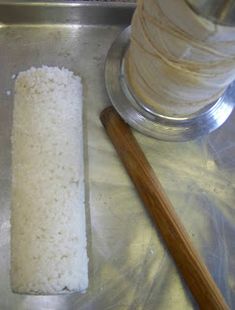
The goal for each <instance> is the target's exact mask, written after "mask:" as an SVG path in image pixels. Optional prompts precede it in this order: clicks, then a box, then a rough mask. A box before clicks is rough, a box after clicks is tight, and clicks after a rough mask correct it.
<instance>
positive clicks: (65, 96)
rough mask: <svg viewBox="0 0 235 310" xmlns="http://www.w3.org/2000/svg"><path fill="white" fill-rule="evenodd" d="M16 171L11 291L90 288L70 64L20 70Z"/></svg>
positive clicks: (77, 91)
mask: <svg viewBox="0 0 235 310" xmlns="http://www.w3.org/2000/svg"><path fill="white" fill-rule="evenodd" d="M12 174H13V180H12V217H11V227H12V228H11V229H12V231H11V285H12V290H13V291H15V292H19V293H31V294H59V293H66V292H70V291H84V290H85V289H86V288H87V286H88V258H87V251H86V227H85V225H86V224H85V209H84V179H83V141H82V85H81V79H80V78H79V77H77V76H74V75H73V73H72V72H70V71H68V70H67V69H64V68H63V69H59V68H56V67H55V68H54V67H53V68H50V67H46V66H43V67H42V68H39V69H35V68H31V69H29V70H28V71H25V72H21V73H20V74H19V75H18V77H17V80H16V84H15V102H14V114H13V132H12Z"/></svg>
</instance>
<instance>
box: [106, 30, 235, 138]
mask: <svg viewBox="0 0 235 310" xmlns="http://www.w3.org/2000/svg"><path fill="white" fill-rule="evenodd" d="M129 37H130V27H128V28H127V29H125V30H124V31H123V32H122V33H121V34H120V35H119V36H118V37H117V39H116V40H115V42H114V43H113V45H112V46H111V48H110V50H109V53H108V56H107V60H106V67H105V81H106V88H107V91H108V94H109V96H110V99H111V101H112V103H113V105H114V107H115V108H116V109H117V111H118V112H119V113H120V115H121V116H122V117H123V118H124V119H125V120H126V122H127V123H129V124H130V125H131V126H132V127H134V128H135V129H137V130H139V131H140V132H143V133H145V134H147V135H149V136H152V137H155V138H158V139H161V140H167V141H187V140H191V139H195V138H197V137H199V136H201V135H204V134H208V133H209V132H212V131H213V130H215V129H217V128H218V127H219V126H221V125H222V124H223V123H224V122H225V121H226V120H227V118H228V117H229V115H230V114H231V113H232V110H233V107H234V102H235V88H234V86H233V85H231V86H230V87H229V88H228V89H227V91H226V92H225V94H224V95H223V96H222V97H221V98H220V99H219V100H218V101H217V102H215V103H213V104H211V105H210V106H208V107H207V108H205V109H203V110H200V111H199V112H198V113H194V114H191V115H182V116H181V117H169V116H167V115H166V116H165V115H161V114H157V113H156V112H153V111H151V110H150V109H148V108H147V107H146V105H145V104H144V103H142V102H140V101H139V100H138V98H137V97H135V94H134V93H133V92H132V90H131V87H130V86H129V85H128V83H127V79H126V77H125V72H124V69H123V68H124V65H123V59H124V55H125V52H126V49H127V48H128V44H129Z"/></svg>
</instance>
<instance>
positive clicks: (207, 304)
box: [100, 107, 229, 310]
mask: <svg viewBox="0 0 235 310" xmlns="http://www.w3.org/2000/svg"><path fill="white" fill-rule="evenodd" d="M100 119H101V122H102V124H103V126H104V128H105V129H106V132H107V134H108V136H109V138H110V139H111V141H112V143H113V145H114V147H115V148H116V151H117V153H118V154H119V156H120V158H121V160H122V162H123V164H124V166H125V168H126V170H127V172H128V174H129V176H130V178H131V179H132V181H133V183H134V185H135V187H136V189H137V191H138V193H139V196H140V198H141V199H142V201H143V203H144V205H145V207H146V209H147V211H148V212H149V214H150V216H151V218H152V220H153V222H154V224H156V226H157V228H158V230H159V232H160V234H161V236H162V237H163V240H164V241H165V243H166V245H167V247H168V250H169V252H170V254H171V255H172V257H173V258H174V260H175V263H176V265H177V267H178V270H179V272H180V273H181V275H182V276H183V278H184V280H185V282H186V283H187V285H188V287H189V289H190V290H191V293H192V295H193V296H194V298H195V300H196V301H197V303H198V305H199V307H200V309H206V310H210V309H220V310H221V309H229V307H228V305H227V304H226V302H225V300H224V298H223V296H222V294H221V292H220V291H219V289H218V287H217V286H216V284H215V282H214V280H213V278H212V276H211V274H210V273H209V271H208V269H207V267H206V265H205V264H204V263H203V261H202V259H201V257H200V256H199V254H198V252H197V251H196V249H195V248H194V247H193V245H192V242H191V241H190V238H189V236H188V234H187V232H186V230H185V228H184V226H183V225H182V223H181V221H180V219H179V218H178V216H177V214H176V212H175V210H174V208H173V207H172V204H171V202H170V201H169V199H168V198H167V195H166V193H165V192H164V190H163V188H162V186H161V184H160V182H159V180H158V179H157V177H156V175H155V173H154V171H153V169H152V167H151V166H150V164H149V162H148V160H147V159H146V157H145V155H144V153H143V151H142V150H141V148H140V146H139V145H138V143H137V141H136V139H135V137H134V136H133V134H132V132H131V129H130V127H129V126H128V125H127V124H126V123H125V122H124V121H123V120H122V119H121V117H120V116H119V115H118V113H117V112H116V111H115V110H114V108H113V107H108V108H106V109H105V110H104V111H103V112H102V113H101V115H100Z"/></svg>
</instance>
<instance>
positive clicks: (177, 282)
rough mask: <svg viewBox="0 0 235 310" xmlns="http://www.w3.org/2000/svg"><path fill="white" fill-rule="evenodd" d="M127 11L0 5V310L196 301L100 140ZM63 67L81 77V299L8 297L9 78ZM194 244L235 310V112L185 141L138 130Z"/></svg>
mask: <svg viewBox="0 0 235 310" xmlns="http://www.w3.org/2000/svg"><path fill="white" fill-rule="evenodd" d="M133 9H134V6H133V5H129V4H117V3H113V4H110V3H106V4H105V3H101V2H98V3H94V4H93V3H92V4H89V3H85V4H84V3H77V2H74V1H73V2H69V3H65V2H60V3H55V2H54V3H52V2H49V3H46V2H41V3H31V2H30V1H27V2H25V3H20V2H19V1H17V2H12V1H11V2H9V3H5V4H4V3H0V270H1V274H0V309H2V310H10V309H11V310H12V309H14V310H15V309H17V310H21V309H30V310H39V309H40V310H42V309H50V310H52V309H53V310H57V309H69V310H74V309H79V310H83V309H86V310H87V309H98V310H99V309H102V310H106V309H138V310H140V309H148V310H149V309H174V310H177V309H179V310H182V309H192V308H194V307H195V304H194V302H193V300H192V298H191V296H190V294H189V293H188V290H187V288H186V287H185V284H184V283H183V281H182V279H181V278H180V276H179V274H178V272H177V271H176V268H175V266H174V264H173V262H172V260H171V258H170V257H169V255H168V253H167V250H166V249H165V247H164V245H163V243H162V240H161V238H160V236H159V235H158V233H157V232H156V230H155V228H154V227H153V226H152V223H151V220H150V219H149V217H148V216H147V214H146V212H145V209H144V207H143V205H142V204H141V202H140V200H139V198H138V196H137V194H136V192H135V191H134V189H133V185H132V184H131V182H130V180H129V178H128V176H127V174H126V172H125V170H124V168H123V167H122V165H121V163H120V162H119V160H118V157H117V155H116V153H115V151H114V149H113V147H112V145H111V143H110V141H109V140H108V138H107V137H106V135H105V132H104V130H103V128H102V126H101V123H100V121H99V113H100V112H101V110H102V109H103V108H104V107H105V106H107V105H109V104H110V101H109V99H108V96H107V93H106V90H105V84H104V62H105V57H106V54H107V52H108V49H109V47H110V45H111V43H112V42H113V41H114V39H115V38H116V36H117V35H118V34H119V33H120V31H121V30H122V29H124V28H125V27H126V26H127V25H129V23H130V20H131V16H132V14H133ZM43 64H47V65H50V66H60V67H62V66H64V67H66V68H68V69H70V70H73V71H74V72H75V73H77V74H79V75H81V76H82V79H83V84H84V132H85V137H84V144H85V155H86V188H87V194H86V196H87V197H86V200H87V208H89V213H90V221H91V228H90V233H89V236H88V238H89V240H90V245H89V247H90V250H89V253H90V254H89V255H90V274H89V279H90V286H89V290H88V291H87V293H85V294H72V295H68V296H38V297H37V296H27V295H16V294H13V293H12V292H11V289H10V284H9V266H10V250H9V241H10V231H9V229H10V223H9V217H10V184H11V172H10V171H11V170H10V167H11V156H10V155H11V144H10V135H11V124H12V106H13V85H14V80H13V79H12V75H14V74H17V72H19V71H21V70H25V69H27V68H29V67H31V66H41V65H43ZM135 136H136V137H137V139H138V141H139V143H140V144H141V146H142V148H143V150H144V152H145V153H146V155H147V157H148V159H149V161H150V163H151V164H152V166H153V167H154V169H155V171H156V173H157V175H158V177H159V178H160V181H161V182H162V184H163V186H164V188H165V190H166V192H167V194H168V195H169V198H170V199H171V201H172V203H173V205H174V207H175V209H176V211H177V213H178V214H179V216H180V218H181V220H182V222H183V223H184V225H185V227H186V229H187V230H188V233H189V234H190V236H191V238H192V241H193V243H194V244H195V246H196V247H197V249H198V250H199V251H200V253H201V255H202V257H203V258H204V260H205V262H206V264H207V266H208V268H209V270H210V272H211V273H212V275H213V277H214V279H215V281H216V282H217V284H218V286H219V288H220V289H221V291H222V293H223V295H224V297H225V299H226V301H227V302H228V304H229V305H230V307H231V309H234V308H235V293H234V289H235V246H234V240H235V114H234V113H233V114H232V115H231V116H230V118H229V120H228V121H227V122H226V123H225V124H224V125H223V126H222V127H221V128H220V129H218V130H216V131H215V132H213V133H212V134H210V135H208V136H204V137H203V138H200V139H197V140H194V141H191V142H184V143H180V142H177V143H176V142H163V141H158V140H154V139H152V138H149V137H146V136H144V135H141V134H140V133H137V132H135Z"/></svg>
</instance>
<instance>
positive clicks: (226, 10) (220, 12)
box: [186, 0, 235, 26]
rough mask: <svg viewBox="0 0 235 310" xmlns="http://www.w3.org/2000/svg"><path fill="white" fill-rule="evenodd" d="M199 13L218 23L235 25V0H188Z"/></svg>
mask: <svg viewBox="0 0 235 310" xmlns="http://www.w3.org/2000/svg"><path fill="white" fill-rule="evenodd" d="M186 2H188V3H189V5H190V6H191V8H192V9H193V10H194V11H195V12H197V13H198V14H199V15H201V16H204V17H205V18H207V19H210V20H212V21H214V22H215V23H218V24H223V25H227V26H235V1H234V0H186Z"/></svg>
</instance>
